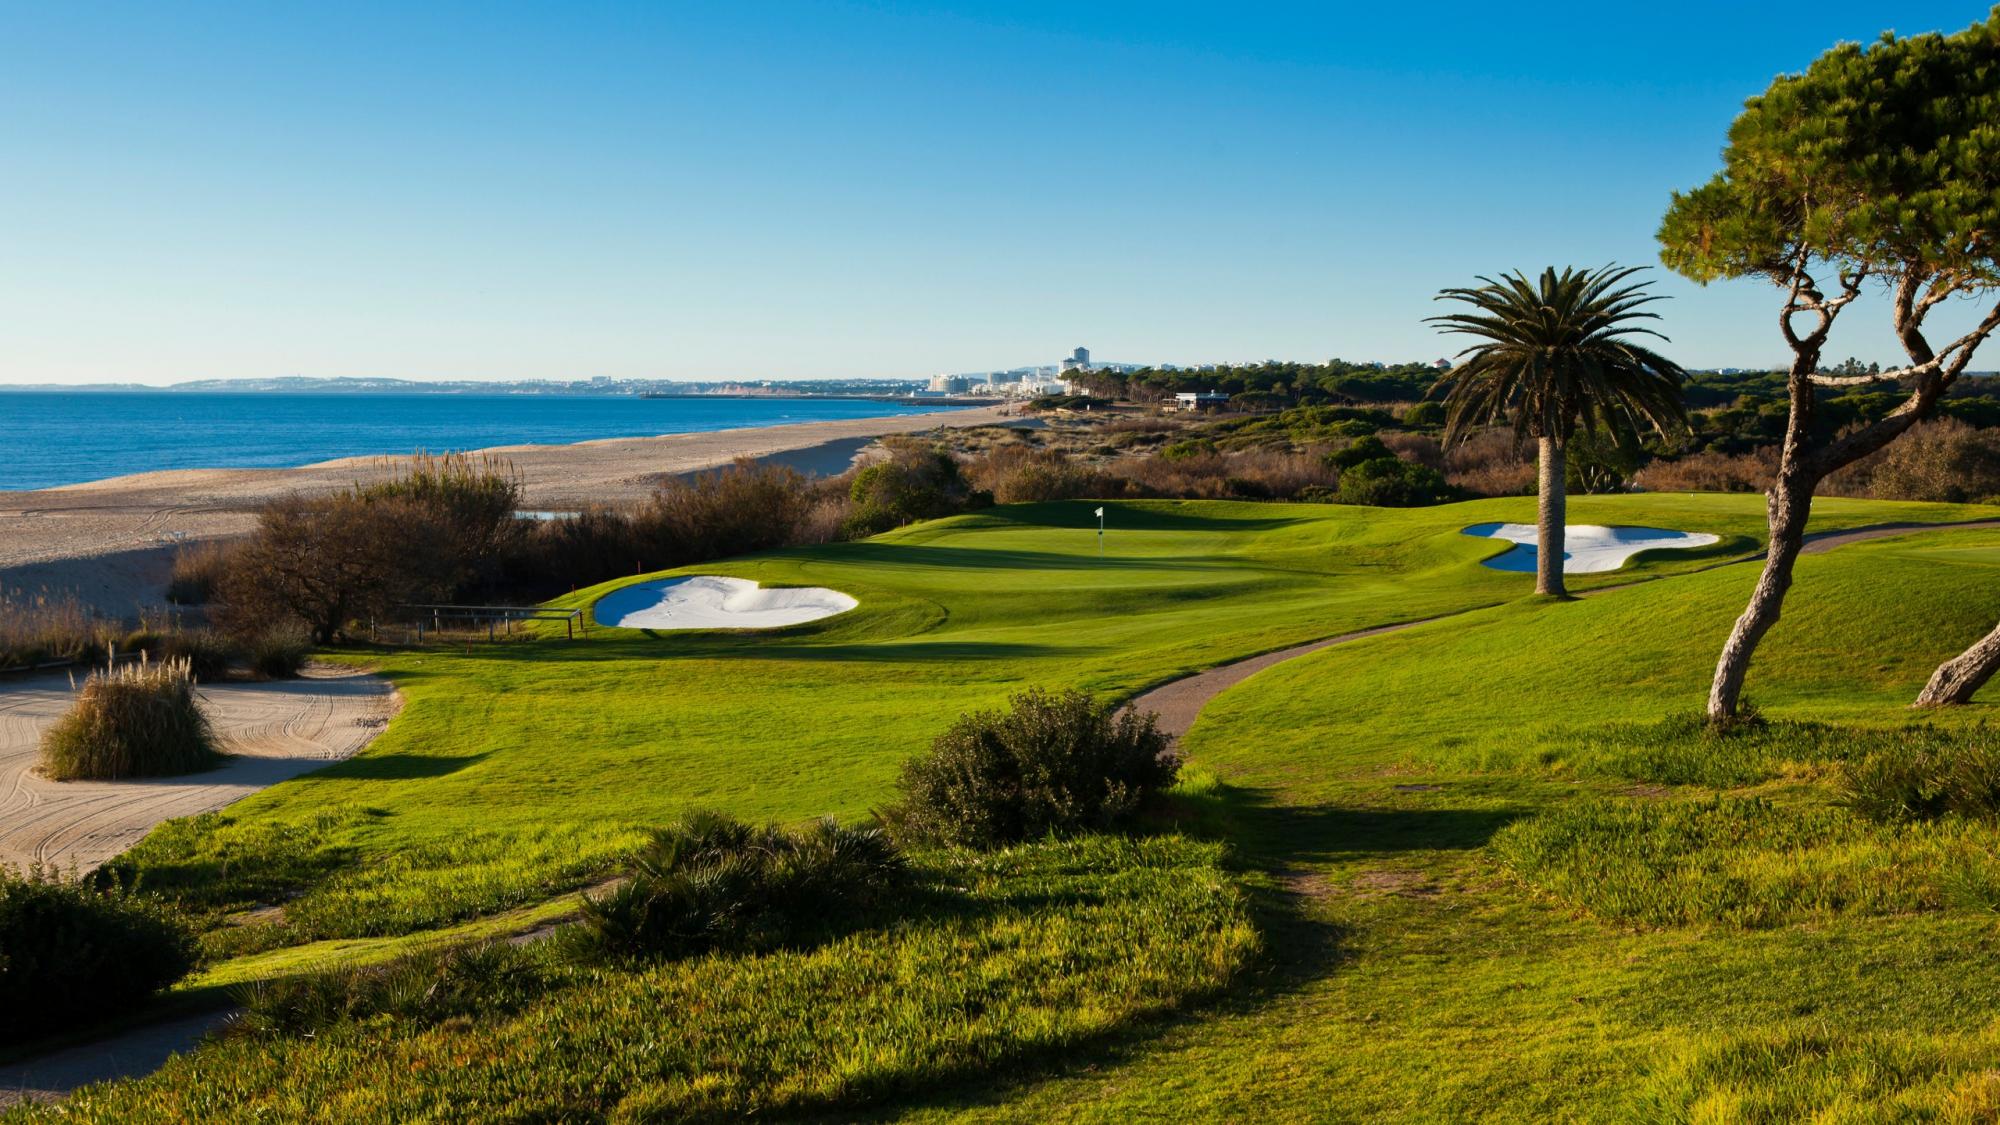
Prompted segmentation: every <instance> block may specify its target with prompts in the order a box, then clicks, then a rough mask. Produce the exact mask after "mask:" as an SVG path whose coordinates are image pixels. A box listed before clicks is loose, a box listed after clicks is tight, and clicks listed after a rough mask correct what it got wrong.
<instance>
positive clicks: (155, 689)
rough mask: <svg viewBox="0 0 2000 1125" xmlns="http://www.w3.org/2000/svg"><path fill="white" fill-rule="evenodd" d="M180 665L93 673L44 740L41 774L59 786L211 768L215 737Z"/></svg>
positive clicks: (146, 664)
mask: <svg viewBox="0 0 2000 1125" xmlns="http://www.w3.org/2000/svg"><path fill="white" fill-rule="evenodd" d="M194 684H195V680H194V673H193V672H192V671H191V670H190V669H189V667H188V662H187V660H185V659H180V660H160V661H153V660H146V659H141V660H140V661H139V662H138V663H136V664H126V665H123V666H121V667H111V668H105V669H103V670H101V671H96V672H92V673H91V674H90V676H89V678H88V679H86V680H85V681H84V683H83V687H82V688H81V689H80V690H78V692H77V693H76V703H75V704H74V705H72V706H71V707H70V710H69V713H68V714H66V715H64V716H63V717H62V718H61V719H58V720H57V721H56V723H55V725H53V726H51V727H50V728H49V729H48V730H47V731H46V732H44V733H43V735H42V747H41V768H42V772H43V773H45V774H47V775H48V776H50V777H52V778H55V779H56V780H58V781H71V780H77V779H82V778H92V779H98V780H108V779H111V778H120V777H158V776H162V775H167V774H179V773H193V772H195V771H196V770H203V769H208V768H209V767H211V766H213V765H214V764H215V763H216V760H217V757H218V755H217V753H216V749H215V736H214V734H213V733H212V732H211V731H210V730H209V726H208V718H207V716H205V715H203V714H202V713H201V707H200V705H199V704H198V703H197V702H196V700H195V694H194Z"/></svg>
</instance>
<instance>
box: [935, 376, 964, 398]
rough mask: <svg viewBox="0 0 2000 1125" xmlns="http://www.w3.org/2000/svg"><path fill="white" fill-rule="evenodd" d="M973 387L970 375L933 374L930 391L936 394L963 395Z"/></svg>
mask: <svg viewBox="0 0 2000 1125" xmlns="http://www.w3.org/2000/svg"><path fill="white" fill-rule="evenodd" d="M971 389H972V377H971V376H970V375H933V376H931V385H930V391H931V393H932V394H935V395H962V394H964V393H965V392H967V391H969V390H971Z"/></svg>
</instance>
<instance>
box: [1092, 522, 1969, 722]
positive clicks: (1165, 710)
mask: <svg viewBox="0 0 2000 1125" xmlns="http://www.w3.org/2000/svg"><path fill="white" fill-rule="evenodd" d="M1981 529H2000V519H1990V520H1967V521H1966V522H1964V523H1882V524H1873V525H1870V526H1868V527H1856V528H1849V529H1847V530H1845V531H1822V532H1819V533H1818V534H1815V535H1808V536H1806V545H1805V553H1806V554H1809V555H1819V554H1825V553H1826V552H1828V551H1831V550H1833V549H1834V548H1836V547H1845V546H1848V545H1849V544H1853V543H1864V542H1867V541H1868V540H1871V539H1890V538H1894V537H1896V536H1898V535H1912V534H1917V533H1920V532H1926V531H1977V530H1981ZM1763 558H1764V554H1763V552H1761V551H1760V552H1758V553H1757V554H1755V555H1752V556H1750V557H1749V558H1744V559H1733V560H1731V561H1729V562H1726V563H1718V564H1716V566H1714V567H1703V568H1702V570H1713V569H1717V568H1719V567H1723V566H1740V565H1741V564H1743V563H1746V562H1759V561H1762V559H1763ZM1689 573H1700V571H1690V572H1689ZM1669 577H1673V576H1669ZM1652 581H1659V579H1641V580H1639V581H1638V582H1626V583H1620V584H1619V585H1616V586H1600V587H1598V588H1597V589H1594V590H1588V591H1585V593H1584V595H1583V596H1585V597H1591V596H1595V595H1597V594H1608V593H1610V592H1612V591H1613V590H1624V589H1629V588H1630V587H1632V586H1637V585H1641V584H1643V583H1644V582H1652ZM1464 612H1468V613H1469V612H1471V611H1470V610H1466V611H1464ZM1444 616H1445V617H1456V616H1458V614H1455V613H1453V614H1445V615H1444ZM1443 619H1444V618H1443V617H1427V618H1423V619H1422V620H1418V621H1404V622H1399V623H1397V624H1394V625H1377V626H1375V627H1373V628H1370V629H1362V630H1359V631H1357V632H1353V633H1342V634H1341V635H1340V636H1337V637H1327V638H1325V639H1323V640H1317V641H1308V642H1306V643H1305V644H1302V645H1294V646H1292V647H1291V648H1287V649H1280V650H1278V651H1277V652H1267V653H1265V654H1264V655H1262V656H1253V657H1251V658H1249V659H1248V660H1238V661H1236V662H1235V663H1233V664H1224V665H1221V666H1220V667H1216V668H1210V669H1209V670H1208V671H1206V672H1197V673H1195V674H1194V675H1192V676H1186V677H1183V678H1181V679H1178V680H1175V681H1173V682H1171V683H1166V684H1161V685H1160V686H1159V687H1156V688H1153V689H1152V690H1150V691H1147V692H1143V693H1141V694H1139V695H1137V696H1135V697H1133V699H1132V702H1131V706H1132V707H1133V708H1134V709H1135V710H1138V711H1140V712H1146V711H1154V712H1157V713H1158V714H1159V716H1160V729H1161V730H1163V731H1166V732H1167V733H1168V734H1171V735H1173V736H1174V737H1176V738H1178V737H1180V736H1181V735H1184V734H1186V733H1187V732H1188V730H1189V728H1191V727H1193V726H1194V721H1195V720H1196V719H1198V718H1200V717H1201V711H1202V708H1204V707H1206V706H1208V702H1209V700H1211V699H1214V698H1215V697H1216V696H1218V695H1221V694H1222V693H1223V692H1225V691H1227V690H1229V689H1230V688H1232V687H1235V686H1236V685H1237V684H1240V683H1242V682H1243V681H1244V680H1247V679H1249V678H1250V677H1252V676H1254V675H1256V674H1257V673H1259V672H1262V671H1263V670H1264V669H1266V668H1269V667H1272V666H1273V665H1277V664H1282V663H1284V662H1285V661H1287V660H1295V659H1297V658H1299V657H1301V656H1305V655H1308V654H1310V653H1315V652H1318V651H1320V650H1321V649H1325V648H1332V647H1333V646H1334V645H1344V644H1347V643H1348V642H1350V641H1359V640H1365V639H1367V638H1369V637H1379V636H1382V635H1383V634H1385V633H1398V632H1401V631H1402V630H1404V629H1409V628H1413V627H1415V626H1418V625H1422V624H1424V623H1425V622H1428V621H1441V620H1443Z"/></svg>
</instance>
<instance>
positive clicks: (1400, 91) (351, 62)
mask: <svg viewBox="0 0 2000 1125" xmlns="http://www.w3.org/2000/svg"><path fill="white" fill-rule="evenodd" d="M1983 15H1984V8H1983V7H1982V6H1981V5H1980V4H1977V3H1958V4H1931V3H1911V4H1893V3H1881V4H1853V3H1841V2H1838V0H1832V2H1827V3H1821V4H1817V5H1812V6H1809V7H1805V8H1797V7H1786V6H1782V5H1767V4H1744V3H1740V2H1732V3H1715V4H1688V3H1683V4H1656V5H1640V4H1601V3H1591V4H1573V5H1564V4H1542V5H1535V4H1492V3H1479V4H1468V5H1463V6H1459V5H1450V4H1421V3H1401V4H1398V3H1370V4H1366V5H1346V4H1310V5H1297V6H1290V5H1268V4H1242V3H1233V4H1224V3H1209V4H1195V5H1178V4H1173V3H1130V4H1074V3H1048V4H1014V5H1003V4H988V5H977V6H974V5H909V4H837V3H810V4H763V3H728V2H717V3H712V4H701V5H697V4H678V3H667V2H659V3H632V4H610V3H568V4H553V3H552V4H546V5H514V4H506V3H500V2H492V3H485V4H481V5H477V6H472V5H468V6H464V7H454V6H449V5H444V4H387V5H373V4H363V3H343V4H339V5H331V4H329V5H324V6H307V5H294V4H258V5H248V4H245V5H241V6H210V5H200V4H171V3H170V4H152V3H143V4H142V3H134V4H130V5H107V4H92V3H84V2H78V3H67V2H65V3H46V2H42V0H33V2H17V0H0V107H4V109H0V382H16V383H19V382H71V383H75V382H105V381H137V382H152V383H163V382H172V381H176V380H182V379H194V378H229V377H252V376H270V375H321V376H335V375H356V376H394V377H403V378H418V379H421V378H521V377H551V378H573V377H587V376H593V375H608V376H613V377H666V378H689V379H700V378H741V377H774V378H808V377H816V376H896V377H905V376H920V375H927V374H931V373H935V372H940V371H969V370H984V369H990V368H997V367H1009V366H1015V365H1019V364H1026V363H1048V362H1054V361H1055V360H1056V359H1057V358H1059V357H1060V356H1061V355H1063V354H1065V353H1066V352H1067V351H1068V349H1070V348H1071V347H1074V346H1076V345H1078V344H1085V345H1088V346H1089V347H1090V348H1091V349H1092V351H1093V353H1094V354H1095V355H1096V356H1097V357H1098V358H1100V359H1109V360H1128V361H1135V362H1152V361H1164V362H1180V363H1198V362H1214V361H1228V360H1242V359H1263V358H1267V357H1278V358H1285V359H1301V360H1319V359H1325V358H1328V357H1332V356H1340V357H1343V358H1349V359H1361V360H1368V359H1383V360H1398V359H1431V358H1436V357H1437V356H1439V355H1441V354H1445V353H1447V352H1448V351H1451V350H1455V349H1454V348H1452V347H1450V346H1447V344H1446V342H1445V341H1443V340H1441V339H1439V338H1438V337H1436V336H1435V335H1434V334H1433V332H1432V331H1431V330H1430V329H1429V328H1427V327H1426V326H1425V325H1423V324H1422V323H1421V318H1422V317H1424V316H1426V315H1429V314H1430V313H1432V312H1433V311H1434V309H1433V306H1432V303H1431V300H1430V298H1431V296H1432V294H1434V293H1435V292H1436V290H1437V289H1438V288H1440V287H1442V286H1446V285H1454V284H1461V283H1465V282H1468V281H1469V280H1470V279H1471V278H1472V276H1473V275H1474V274H1476V273H1481V272H1491V271H1496V270H1502V269H1510V268H1515V267H1520V268H1527V269H1533V268H1539V267H1540V266H1542V265H1546V264H1550V263H1556V264H1565V263H1577V264H1598V263H1602V262H1606V261H1613V260H1615V261H1619V262H1625V263H1632V264H1640V263H1648V264H1649V263H1653V262H1655V261H1656V256H1655V248H1654V244H1653V240H1652V235H1653V231H1654V229H1655V226H1656V223H1657V221H1658V218H1659V215H1660V212H1661V210H1662V208H1663V206H1664V205H1665V203H1666V201H1667V194H1668V192H1669V191H1670V190H1672V189H1673V188H1676V187H1685V186H1691V185H1693V184H1695V183H1698V182H1699V181H1701V180H1702V179H1704V178H1706V177H1707V176H1708V175H1709V174H1711V173H1712V172H1713V170H1714V168H1715V166H1716V153H1717V150H1718V149H1719V147H1720V145H1721V144H1722V141H1723V136H1724V131H1725V129H1726V128H1727V126H1728V124H1729V121H1730V119H1731V118H1732V116H1733V115H1734V113H1735V112H1736V109H1737V108H1738V106H1739V105H1740V104H1741V101H1742V99H1743V98H1744V97H1745V96H1747V95H1750V94H1753V93H1756V92H1758V91H1759V90H1761V89H1763V87H1764V86H1765V85H1766V84H1767V83H1768V82H1769V80H1770V79H1771V77H1772V76H1773V75H1774V74H1776V73H1779V72H1781V71H1786V70H1796V69H1798V68H1800V67H1802V66H1804V64H1806V63H1807V62H1808V61H1809V60H1811V58H1812V57H1813V56H1814V55H1815V54H1817V53H1818V52H1819V51H1821V50H1823V49H1825V48H1826V47H1828V46H1830V45H1832V44H1833V43H1835V42H1836V41H1839V40H1842V39H1868V38H1872V37H1873V36H1874V35H1875V34H1876V33H1878V32H1880V31H1881V30H1883V29H1885V28H1894V29H1896V30H1897V31H1899V32H1902V33H1906V34H1907V33H1913V32H1918V31H1925V30H1934V29H1940V28H1942V29H1957V28H1960V27H1963V26H1965V25H1966V24H1969V23H1971V22H1973V21H1974V20H1976V19H1978V18H1981V17H1982V16H1983ZM1660 276H1661V279H1662V280H1661V285H1662V288H1663V290H1665V291H1668V292H1671V293H1672V294H1673V295H1674V296H1675V297H1676V300H1674V301H1673V302H1671V303H1670V304H1669V305H1668V306H1666V308H1665V310H1664V311H1665V313H1666V315H1667V323H1666V330H1667V331H1668V333H1669V334H1670V335H1671V336H1672V337H1673V342H1672V344H1671V346H1669V347H1668V348H1667V350H1668V351H1669V353H1670V354H1672V355H1673V356H1674V357H1675V358H1677V359H1680V360H1681V361H1682V362H1684V363H1687V364H1690V365H1700V366H1715V365H1729V366H1748V365H1754V364H1765V363H1776V362H1778V361H1779V359H1780V357H1781V356H1782V354H1783V345H1782V343H1781V342H1780V341H1779V340H1778V339H1777V337H1776V334H1775V329H1774V310H1775V307H1776V306H1775V294H1774V292H1773V291H1771V290H1769V289H1768V288H1766V287H1763V286H1760V285H1756V284H1752V283H1742V284H1738V285H1725V286H1717V287H1712V288H1710V289H1707V290H1698V289H1696V288H1694V287H1693V286H1690V285H1687V284H1685V283H1683V282H1680V281H1679V280H1677V279H1672V278H1670V277H1668V276H1667V275H1665V274H1664V271H1660ZM1849 317H1850V319H1852V320H1854V321H1857V322H1865V324H1857V325H1856V326H1854V327H1850V328H1848V329H1847V330H1846V333H1845V334H1844V335H1841V336H1837V337H1836V339H1835V341H1834V344H1833V349H1832V350H1833V351H1835V352H1836V353H1838V354H1846V353H1848V352H1853V353H1856V354H1859V355H1860V356H1862V358H1864V359H1878V360H1882V361H1884V362H1888V361H1891V360H1893V359H1895V358H1896V357H1895V355H1894V354H1893V352H1892V350H1891V347H1890V344H1891V341H1890V339H1889V337H1888V334H1887V332H1886V331H1885V330H1884V329H1883V327H1882V323H1881V318H1880V315H1879V310H1870V309H1867V308H1863V307H1857V308H1856V309H1854V310H1851V311H1850V313H1849ZM1978 366H1982V367H1984V366H1989V364H1986V363H1984V362H1982V363H1981V364H1979V365H1978Z"/></svg>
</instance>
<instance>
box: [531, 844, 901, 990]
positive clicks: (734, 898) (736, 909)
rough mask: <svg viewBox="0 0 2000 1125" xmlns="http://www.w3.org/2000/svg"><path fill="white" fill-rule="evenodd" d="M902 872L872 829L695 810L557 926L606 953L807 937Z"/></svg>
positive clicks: (752, 946)
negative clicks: (569, 924)
mask: <svg viewBox="0 0 2000 1125" xmlns="http://www.w3.org/2000/svg"><path fill="white" fill-rule="evenodd" d="M908 874H909V868H908V866H907V864H906V863H905V862H904V859H903V855H902V853H901V852H900V851H898V850H897V848H896V845H895V844H894V843H892V842H891V841H890V840H889V838H888V836H887V835H886V834H884V833H883V832H882V831H881V830H880V829H876V828H843V827H841V826H840V825H838V824H836V823H834V822H833V821H832V820H822V821H819V822H817V823H815V824H813V825H812V826H810V827H808V828H802V829H785V828H780V827H777V826H775V825H772V826H766V827H762V828H757V827H753V826H751V825H748V824H744V823H742V822H741V821H738V820H733V819H731V818H729V817H727V816H723V815H721V814H719V813H708V812H702V813H694V814H691V815H689V816H688V817H686V818H685V819H683V820H681V821H680V822H679V823H677V824H674V825H673V826H671V827H668V828H665V829H663V830H661V831H659V832H657V833H655V834H654V836H653V839H652V841H651V842H650V843H648V844H647V845H646V847H645V848H644V849H642V850H641V851H640V852H639V854H638V855H637V856H636V857H635V858H634V861H633V864H632V870H631V878H630V879H628V880H627V881H626V882H625V883H624V884H622V885H620V886H619V887H618V888H617V889H615V890H612V891H609V892H607V893H605V894H603V895H598V896H594V897H593V896H585V898H584V901H583V922H582V924H581V925H580V926H578V927H576V928H575V929H573V930H571V931H568V932H567V934H566V936H567V937H568V939H569V941H570V943H571V948H572V950H573V951H574V952H575V953H577V954H578V955H579V956H581V957H584V958H585V959H589V958H593V957H595V958H602V959H608V960H613V961H641V960H650V959H663V958H677V957H691V956H694V955H696V954H700V953H706V952H709V951H711V950H726V951H732V952H764V951H768V950H772V949H779V948H787V947H796V946H802V945H809V944H812V943H813V942H815V941H817V940H822V939H824V938H828V937H832V936H834V935H836V934H838V933H841V932H843V931H844V930H846V929H849V928H851V927H852V926H853V925H855V924H856V923H858V922H860V921H861V920H863V919H865V918H866V917H867V916H868V915H869V914H870V913H872V912H874V911H875V910H877V909H879V908H880V907H881V906H883V905H884V904H886V903H887V902H888V901H889V900H891V899H892V898H894V897H895V896H896V895H897V894H898V893H899V892H900V891H901V890H902V889H903V888H904V886H905V885H906V883H907V881H908Z"/></svg>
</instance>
